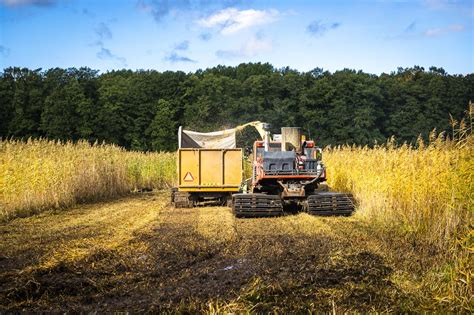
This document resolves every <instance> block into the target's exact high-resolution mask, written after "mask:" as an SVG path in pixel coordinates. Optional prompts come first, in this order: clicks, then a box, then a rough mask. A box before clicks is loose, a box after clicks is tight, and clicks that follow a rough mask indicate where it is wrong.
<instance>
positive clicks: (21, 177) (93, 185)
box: [0, 139, 176, 220]
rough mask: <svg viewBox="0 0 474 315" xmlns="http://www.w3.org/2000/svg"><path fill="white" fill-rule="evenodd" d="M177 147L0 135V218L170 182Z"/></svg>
mask: <svg viewBox="0 0 474 315" xmlns="http://www.w3.org/2000/svg"><path fill="white" fill-rule="evenodd" d="M175 165H176V164H175V155H174V154H173V153H141V152H128V151H126V150H124V149H122V148H120V147H118V146H115V145H105V144H98V143H96V144H89V143H88V142H85V141H79V142H77V143H72V142H61V141H51V140H45V139H38V140H34V139H29V140H28V141H26V142H24V141H19V140H2V141H0V220H8V219H10V218H12V217H16V216H27V215H29V214H32V213H38V212H41V211H42V210H44V209H51V208H64V207H68V206H71V205H74V204H76V203H83V202H88V201H94V200H102V199H108V198H114V197H116V196H120V195H124V194H127V193H129V192H130V191H136V190H142V189H154V188H164V187H168V186H171V185H172V184H173V181H174V177H175V167H176V166H175Z"/></svg>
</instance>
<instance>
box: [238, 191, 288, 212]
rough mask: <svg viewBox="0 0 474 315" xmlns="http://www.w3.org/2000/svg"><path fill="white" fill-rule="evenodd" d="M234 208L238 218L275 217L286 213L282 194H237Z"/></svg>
mask: <svg viewBox="0 0 474 315" xmlns="http://www.w3.org/2000/svg"><path fill="white" fill-rule="evenodd" d="M232 210H233V212H234V214H235V216H236V217H238V218H259V217H275V216H280V215H283V214H284V212H283V205H282V202H281V199H280V196H273V195H265V194H235V195H234V196H233V203H232Z"/></svg>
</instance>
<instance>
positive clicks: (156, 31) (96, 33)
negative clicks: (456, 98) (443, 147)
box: [0, 0, 474, 74]
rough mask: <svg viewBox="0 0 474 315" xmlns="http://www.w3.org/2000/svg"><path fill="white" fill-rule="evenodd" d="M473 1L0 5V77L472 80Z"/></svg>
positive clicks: (6, 0) (145, 0) (32, 0)
mask: <svg viewBox="0 0 474 315" xmlns="http://www.w3.org/2000/svg"><path fill="white" fill-rule="evenodd" d="M473 28H474V0H467V1H466V0H411V1H410V0H406V1H402V0H398V1H390V0H365V1H357V0H356V1H345V0H333V1H330V0H326V1H317V0H312V1H311V0H307V1H303V0H293V1H278V0H275V1H257V0H241V1H239V0H221V1H217V0H128V1H125V0H95V1H94V0H62V1H61V0H0V68H1V69H3V68H6V67H10V66H18V67H28V68H30V69H37V68H43V69H49V68H53V67H61V68H68V67H77V68H78V67H83V66H87V67H89V68H92V69H97V70H100V71H101V72H106V71H109V70H113V69H123V68H126V69H132V70H136V69H145V70H147V69H155V70H158V71H166V70H172V71H175V70H181V71H184V72H193V71H196V70H198V69H205V68H209V67H214V66H217V65H229V66H235V65H238V64H240V63H243V62H269V63H271V64H272V65H273V66H275V67H277V68H281V67H287V66H289V67H290V68H292V69H296V70H299V71H310V70H312V69H314V68H316V67H319V68H323V69H324V70H329V71H331V72H334V71H337V70H342V69H344V68H350V69H356V70H362V71H365V72H369V73H374V74H380V73H383V72H385V73H390V72H392V71H396V70H397V68H398V67H403V68H405V67H412V66H415V65H418V66H422V67H425V68H426V69H428V68H429V67H430V66H436V67H442V68H444V69H445V70H446V71H447V72H448V73H451V74H467V73H473V72H474V50H473V46H474V30H473Z"/></svg>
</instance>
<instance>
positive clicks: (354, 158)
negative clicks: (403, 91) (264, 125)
mask: <svg viewBox="0 0 474 315" xmlns="http://www.w3.org/2000/svg"><path fill="white" fill-rule="evenodd" d="M471 128H472V127H469V128H467V127H466V126H465V125H463V127H462V128H461V129H458V130H457V132H456V134H455V135H454V136H455V138H456V140H446V137H445V136H444V135H443V134H441V135H435V133H434V132H433V133H432V135H431V141H430V142H429V143H428V144H425V143H423V141H421V140H419V141H418V144H417V145H416V146H412V145H407V144H403V145H399V146H397V145H396V144H395V143H394V141H388V142H387V143H386V144H383V145H379V146H376V147H375V148H368V147H356V146H340V147H336V148H326V150H325V155H324V161H325V164H326V165H327V167H328V168H327V171H328V181H329V183H328V184H329V186H330V187H331V188H332V189H333V190H335V191H346V192H352V193H353V194H354V196H355V198H356V200H357V201H358V209H357V212H356V217H358V218H359V219H361V220H362V221H363V222H366V223H367V225H368V226H369V229H370V230H371V231H373V237H377V238H379V239H381V240H384V241H385V242H384V243H385V244H388V246H390V247H391V248H390V252H393V253H399V255H406V253H405V252H404V251H405V249H406V248H407V247H408V248H410V250H411V251H413V252H414V253H415V255H416V261H415V260H414V261H413V262H412V263H413V266H416V267H415V268H419V270H421V271H422V272H423V273H424V272H425V271H426V270H427V269H429V270H431V272H430V273H429V274H424V275H423V277H422V279H423V280H422V282H423V283H422V284H421V286H424V287H427V288H428V290H429V291H431V292H433V291H434V292H435V293H434V296H436V299H437V301H436V303H441V304H443V303H448V304H449V303H454V304H459V305H463V306H464V307H466V308H470V307H472V305H473V304H472V303H474V301H473V293H474V292H473V289H472V282H471V278H472V275H473V271H472V266H473V260H472V257H473V255H472V254H473V248H474V233H473V227H474V221H473V218H474V216H473V214H474V207H473V205H474V136H473V135H472V134H471V130H470V129H471ZM406 245H408V246H406ZM402 248H404V249H402ZM395 259H398V258H397V257H395ZM424 259H425V260H424ZM428 260H431V262H428V263H427V264H426V265H429V264H431V266H432V268H426V266H425V262H426V261H428ZM433 261H434V262H433ZM418 289H419V288H415V289H414V290H418Z"/></svg>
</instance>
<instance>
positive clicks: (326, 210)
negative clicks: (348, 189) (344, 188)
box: [307, 192, 355, 216]
mask: <svg viewBox="0 0 474 315" xmlns="http://www.w3.org/2000/svg"><path fill="white" fill-rule="evenodd" d="M307 203H308V206H307V211H308V213H309V214H313V215H322V216H330V215H344V216H349V215H351V214H352V213H353V212H354V210H355V204H354V197H353V196H352V194H344V193H335V192H319V193H316V194H314V195H310V196H308V199H307Z"/></svg>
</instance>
